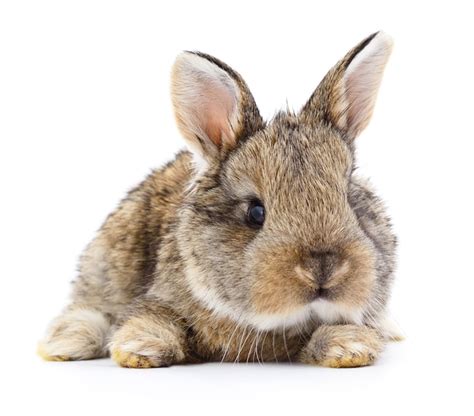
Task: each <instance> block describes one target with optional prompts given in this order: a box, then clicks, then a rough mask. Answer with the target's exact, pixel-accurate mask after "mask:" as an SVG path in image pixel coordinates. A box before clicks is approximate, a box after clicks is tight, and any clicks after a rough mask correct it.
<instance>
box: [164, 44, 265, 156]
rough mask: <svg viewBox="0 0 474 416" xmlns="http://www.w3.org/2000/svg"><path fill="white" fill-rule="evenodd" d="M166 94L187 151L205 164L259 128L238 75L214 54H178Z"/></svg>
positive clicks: (257, 116) (259, 121)
mask: <svg viewBox="0 0 474 416" xmlns="http://www.w3.org/2000/svg"><path fill="white" fill-rule="evenodd" d="M171 98H172V101H173V107H174V111H175V116H176V121H177V124H178V128H179V130H180V131H181V133H182V135H183V136H184V138H185V139H186V141H187V142H188V146H189V147H190V150H191V151H192V152H193V153H194V154H195V155H196V156H197V157H198V158H199V159H200V160H202V159H204V160H205V161H207V162H209V161H210V160H212V159H219V158H223V157H224V156H225V154H226V153H227V152H229V151H230V150H232V149H233V148H235V147H236V146H237V144H238V142H239V140H240V139H242V138H243V137H248V136H250V135H252V134H253V133H255V132H256V131H258V130H259V129H261V128H262V127H263V121H262V118H261V116H260V114H259V111H258V109H257V106H256V104H255V101H254V99H253V97H252V94H251V93H250V91H249V89H248V87H247V85H246V84H245V82H244V80H243V79H242V77H241V76H240V75H239V74H238V73H237V72H235V71H234V70H233V69H231V68H230V67H228V66H227V65H226V64H224V63H223V62H221V61H219V60H217V59H216V58H214V57H212V56H209V55H205V54H203V53H200V52H183V53H182V54H181V55H179V56H178V57H177V59H176V62H175V64H174V66H173V69H172V79H171Z"/></svg>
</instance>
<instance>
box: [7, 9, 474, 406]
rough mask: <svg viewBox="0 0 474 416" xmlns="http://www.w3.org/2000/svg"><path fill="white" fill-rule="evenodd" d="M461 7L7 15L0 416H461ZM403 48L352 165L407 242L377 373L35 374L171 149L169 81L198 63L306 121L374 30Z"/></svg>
mask: <svg viewBox="0 0 474 416" xmlns="http://www.w3.org/2000/svg"><path fill="white" fill-rule="evenodd" d="M468 6H469V2H465V3H460V2H456V1H449V2H435V1H430V2H426V3H425V4H423V3H421V2H418V3H417V2H414V1H410V2H407V3H406V4H404V3H403V2H401V1H397V2H393V3H389V2H382V1H374V2H368V1H361V0H358V1H348V2H346V3H341V2H337V1H325V2H316V1H307V2H301V1H297V0H291V1H289V0H287V1H284V2H279V1H271V2H268V3H264V2H257V1H256V0H253V1H250V2H246V1H243V0H239V1H233V2H224V1H221V2H214V3H212V2H209V1H203V0H200V1H194V2H183V1H173V2H164V1H163V2H160V1H155V2H142V1H133V2H132V1H130V2H123V1H117V0H116V1H110V2H105V1H98V0H93V1H85V0H82V1H74V2H73V1H64V0H63V1H56V2H53V1H31V2H24V1H21V0H14V1H2V2H0V191H1V193H0V197H1V202H0V210H1V215H0V256H1V260H0V279H1V280H0V285H1V286H0V288H1V293H0V296H1V301H0V308H1V311H0V312H1V313H0V319H1V327H0V328H1V342H0V348H1V351H0V354H1V355H0V357H1V363H0V378H1V381H2V383H4V384H3V386H2V387H1V389H0V391H1V393H0V394H1V396H2V399H1V400H0V412H1V413H2V414H4V415H14V414H37V415H43V414H48V415H66V414H67V415H76V414H78V415H83V414H86V412H87V414H89V415H93V414H98V413H104V412H106V413H104V414H137V415H139V414H164V415H174V414H180V413H181V412H183V413H184V412H185V413H191V412H192V414H201V413H203V414H204V413H206V414H222V415H225V414H259V415H260V414H275V413H278V412H281V413H291V414H292V415H297V414H315V415H316V414H319V415H321V414H347V415H349V414H351V415H352V414H365V415H371V414H397V415H398V414H412V413H414V414H416V413H419V414H430V415H431V414H434V412H435V411H439V412H441V413H442V414H448V413H449V414H453V415H463V414H472V412H473V406H472V402H471V399H472V397H471V396H472V386H473V383H472V370H473V366H472V363H473V360H474V354H473V348H474V343H473V341H474V339H473V335H472V330H473V327H474V325H473V324H472V317H473V307H472V303H473V300H472V289H473V287H474V286H473V280H474V273H473V268H472V257H473V255H472V249H473V236H474V233H473V232H474V230H473V228H474V227H473V217H472V213H473V208H474V206H473V202H472V193H473V184H472V182H473V179H474V177H473V176H474V175H473V173H472V172H473V162H474V160H473V151H474V145H473V139H474V137H473V129H472V119H473V114H472V113H473V105H472V96H473V93H474V88H473V74H474V65H473V58H472V53H473V45H472V44H473V41H474V30H473V24H472V16H473V14H472V12H471V11H470V10H469V7H468ZM378 29H383V30H384V31H386V32H388V33H389V34H391V35H392V36H393V37H394V39H395V49H394V53H393V55H392V59H391V61H390V62H389V65H388V67H387V71H386V76H385V78H384V81H383V85H382V88H381V91H380V95H379V100H378V105H377V108H376V111H375V114H374V117H373V120H372V123H371V125H370V126H369V128H368V129H367V130H366V131H365V133H364V134H363V135H362V137H360V138H359V140H358V160H359V165H360V171H361V172H362V173H364V174H367V175H369V176H370V177H371V178H372V180H373V182H374V184H375V185H376V187H377V188H378V189H379V192H380V194H381V195H382V196H383V197H384V199H385V200H386V202H387V204H388V206H389V208H390V213H391V215H392V217H393V221H394V224H395V229H396V231H397V233H398V235H399V237H400V250H399V267H398V271H397V282H396V285H395V287H394V291H393V298H392V304H391V309H392V312H393V316H394V317H395V318H396V320H397V321H398V322H399V324H400V325H401V327H402V328H403V330H404V332H405V334H406V335H407V340H406V341H404V342H402V343H398V344H392V345H390V346H389V348H388V349H387V351H386V353H385V354H384V355H383V357H382V358H381V359H380V361H379V362H378V363H377V364H376V365H375V366H374V367H370V368H364V369H348V370H330V369H323V368H316V367H315V368H313V367H304V366H300V365H282V364H280V365H264V366H261V365H217V364H209V365H199V366H182V367H171V368H169V369H156V370H141V371H140V370H136V371H134V370H126V369H120V368H118V367H116V366H115V365H114V364H113V363H112V362H111V361H109V360H100V361H89V362H78V363H45V362H42V361H41V360H40V359H39V358H38V357H37V356H36V355H35V349H36V342H37V340H38V339H39V338H40V337H41V335H42V332H43V330H44V328H45V326H46V324H47V323H48V321H49V320H50V319H51V318H52V317H53V316H54V315H56V314H57V313H58V312H59V311H60V310H61V308H62V307H63V306H64V305H65V302H66V299H67V294H68V291H69V282H70V281H71V280H72V279H73V277H74V275H75V265H76V260H77V257H78V255H79V253H80V252H81V250H82V249H83V247H84V246H85V245H86V243H87V242H88V241H89V240H90V239H91V238H92V237H93V235H94V231H95V230H96V229H97V228H98V227H99V226H100V224H101V222H102V221H103V219H104V218H105V216H106V215H107V214H108V213H109V212H110V211H111V210H112V209H113V208H114V207H115V205H116V204H117V202H118V201H119V199H120V198H121V197H122V196H123V195H124V193H125V191H126V190H127V189H129V188H130V187H131V186H133V185H135V184H136V183H137V182H138V181H140V180H141V179H142V178H143V177H144V176H145V175H146V174H147V173H148V172H149V170H150V169H151V168H152V167H157V166H159V165H160V164H162V163H164V162H165V161H167V160H169V159H170V158H172V157H173V154H174V153H175V152H176V151H177V150H178V149H180V148H181V147H182V146H183V141H182V140H181V139H180V137H179V134H178V132H177V130H176V128H175V125H174V120H173V115H172V112H171V106H170V100H169V89H168V87H169V85H168V83H169V70H170V67H171V65H172V63H173V60H174V57H175V56H176V55H177V54H178V53H179V52H180V51H181V50H183V49H189V50H202V51H205V52H208V53H210V54H213V55H215V56H217V57H219V58H221V59H222V60H224V61H226V62H227V63H229V64H230V65H232V66H233V67H234V68H235V69H237V70H238V71H239V72H241V73H242V74H243V76H244V77H245V79H246V80H247V82H248V84H249V86H250V88H251V89H252V91H253V92H254V95H255V98H256V101H257V103H258V104H259V106H260V109H261V112H262V114H263V115H264V116H265V117H267V118H268V117H271V116H272V115H273V114H274V113H275V111H276V110H278V109H279V108H281V107H284V106H285V105H286V101H288V103H289V105H290V107H292V108H295V109H298V108H299V107H300V106H301V105H302V104H303V103H304V101H305V100H306V99H307V97H309V95H310V94H311V92H312V91H313V89H314V88H315V87H316V85H317V83H318V82H319V80H320V79H321V78H322V76H323V75H324V74H325V72H326V71H327V70H328V69H329V68H330V66H332V65H333V64H334V63H335V62H336V61H337V60H338V59H339V58H340V57H342V56H343V55H344V54H345V52H346V51H347V50H348V49H349V48H351V47H352V46H353V45H355V44H356V43H357V42H358V41H360V40H361V39H363V38H364V37H365V36H367V35H369V34H370V33H372V32H374V31H376V30H378ZM2 408H3V409H2Z"/></svg>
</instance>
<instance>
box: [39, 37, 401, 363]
mask: <svg viewBox="0 0 474 416" xmlns="http://www.w3.org/2000/svg"><path fill="white" fill-rule="evenodd" d="M372 38H373V37H372ZM372 38H370V39H372ZM365 42H366V43H365V45H367V42H368V41H365ZM369 42H370V41H369ZM361 45H362V46H361ZM361 45H359V46H358V48H359V50H357V48H356V49H354V50H353V51H351V52H350V54H351V53H352V55H354V54H357V53H358V51H360V50H361V48H363V47H364V43H362V44H361ZM348 56H349V55H348ZM186 59H188V58H186ZM348 59H349V58H347V57H346V60H348ZM353 59H354V56H352V57H351V58H350V60H353ZM189 60H190V61H189V62H191V61H192V64H193V65H194V67H193V69H192V70H191V71H190V72H189V74H188V75H183V73H180V72H179V71H183V70H185V71H188V69H183V68H185V67H184V66H182V65H188V62H184V61H183V63H177V67H176V68H177V69H176V71H178V72H177V73H176V74H175V77H176V78H177V79H178V81H176V79H175V82H176V83H178V82H179V84H178V87H177V88H178V90H177V92H175V106H176V109H177V119H178V122H179V123H181V124H180V127H181V129H182V131H183V133H184V135H185V137H187V138H188V140H190V141H191V142H192V143H191V148H192V149H193V150H194V152H193V153H190V152H181V153H180V154H178V155H177V157H176V159H175V160H174V161H173V162H171V163H169V164H168V165H166V166H165V167H163V168H162V169H160V170H157V171H154V172H153V173H152V174H150V175H149V176H148V177H147V178H146V179H145V180H144V181H143V182H142V183H141V184H140V185H139V186H138V187H137V188H135V189H134V190H132V191H131V192H129V194H128V195H127V197H126V198H125V199H124V200H123V201H122V202H121V204H120V205H119V207H118V208H117V210H116V211H115V212H114V213H112V214H111V215H110V216H109V217H108V218H107V220H106V221H105V223H104V225H103V226H102V227H101V229H100V230H99V232H98V235H97V237H96V238H95V239H94V240H93V241H92V242H91V244H89V246H88V247H87V248H86V250H85V252H84V254H83V255H82V257H81V260H80V267H79V276H78V278H77V279H76V281H75V283H74V290H73V295H72V302H71V305H70V306H69V307H68V308H67V309H66V310H65V311H64V313H63V314H62V315H61V316H59V317H58V318H56V320H54V321H53V323H52V324H51V326H50V328H49V331H48V333H47V335H46V337H45V339H44V341H43V342H42V343H41V345H40V352H41V354H42V355H43V356H44V357H45V358H48V359H53V360H66V359H89V358H96V357H102V356H106V355H107V354H108V353H109V351H110V353H111V354H112V357H113V358H114V359H115V360H116V361H117V362H118V363H119V364H121V365H123V366H128V367H158V366H163V365H169V364H173V363H180V362H197V361H216V360H218V361H288V360H300V361H303V362H308V363H317V364H322V365H328V366H358V365H366V364H369V363H371V362H372V361H373V360H374V359H375V357H376V356H377V355H378V353H379V352H380V350H381V348H382V346H383V343H384V338H385V337H386V335H387V334H384V332H383V320H384V319H385V306H386V302H387V298H388V296H389V289H390V282H391V279H392V275H393V268H394V251H395V237H394V235H393V233H392V231H391V227H390V222H389V220H388V217H387V216H386V214H385V211H384V208H383V206H382V204H381V202H380V201H379V199H378V198H377V197H376V196H375V194H374V193H373V191H372V190H371V189H370V188H369V187H368V185H367V184H366V183H365V182H363V181H361V180H359V179H358V178H357V177H355V176H354V175H353V174H352V171H353V169H354V168H353V166H354V165H353V149H352V143H344V140H341V137H340V135H339V134H340V133H339V132H338V131H337V130H334V129H333V128H331V127H330V126H327V125H326V124H325V123H322V124H321V121H318V120H320V118H321V114H320V113H321V109H319V110H317V111H318V112H317V113H314V114H313V113H312V112H313V111H314V109H313V107H312V106H311V105H310V104H311V100H314V95H313V97H312V99H310V102H309V104H307V106H306V107H307V108H308V109H307V110H305V109H303V110H302V113H301V114H300V115H293V114H284V113H282V114H279V115H278V116H277V117H275V119H274V120H273V121H272V123H271V124H270V125H269V126H266V125H265V124H264V123H263V122H262V120H261V118H260V116H259V115H258V111H257V110H256V107H255V105H254V102H253V98H252V97H251V94H250V93H249V92H248V90H247V88H246V85H245V83H243V81H242V80H241V78H240V76H239V75H238V74H236V73H235V72H233V71H232V70H231V69H230V68H228V67H227V66H225V65H224V64H222V63H220V62H219V61H217V60H215V59H214V58H211V57H208V56H206V55H194V56H192V57H191V58H189ZM343 63H344V61H343ZM349 63H350V61H349ZM180 65H181V66H180ZM339 65H341V64H339ZM337 68H338V67H336V69H337ZM199 71H203V72H202V74H205V77H204V76H203V75H199ZM212 71H214V72H216V74H214V72H212ZM217 71H219V72H218V75H217ZM223 72H225V74H224V73H223ZM196 74H198V75H199V76H198V78H196V79H197V80H202V79H206V78H207V77H209V78H210V79H212V78H211V77H214V76H216V78H215V80H213V81H212V82H213V84H212V86H213V87H212V88H213V91H212V94H214V95H213V96H212V99H210V100H209V101H205V99H204V102H203V101H201V102H200V105H202V106H204V107H206V113H205V114H206V115H208V114H213V115H214V116H213V118H212V119H210V120H207V121H206V120H204V121H203V120H201V119H200V117H202V116H199V114H198V117H196V115H194V116H190V115H189V111H190V109H189V108H183V105H182V104H180V103H179V102H178V103H177V101H179V100H180V99H182V98H183V97H182V95H183V94H187V93H188V92H189V91H190V90H192V88H194V87H195V86H196V85H195V84H196V83H197V81H196V80H193V81H192V83H190V84H188V85H187V86H186V88H184V89H181V90H179V88H181V86H182V82H183V81H182V80H181V78H180V77H185V78H183V80H184V81H185V82H189V79H187V78H186V77H187V76H192V77H194V76H197V75H196ZM337 75H340V74H338V73H337V71H335V72H333V73H332V76H333V77H335V76H337ZM223 77H229V79H225V80H223ZM329 78H330V77H329ZM329 81H331V79H330V80H329ZM200 82H202V81H200ZM219 82H222V83H223V84H222V86H221V85H219V84H218V83H219ZM234 82H235V85H234V84H232V88H240V91H239V93H238V94H237V95H236V96H229V97H228V96H226V95H225V94H226V93H227V92H226V90H225V89H226V88H229V84H230V83H234ZM326 82H328V81H326ZM333 84H334V81H331V82H329V84H328V85H326V86H325V85H324V81H323V87H324V86H325V87H326V88H327V89H330V87H331V88H333V87H332V85H333ZM220 88H221V89H222V91H221V90H220ZM320 88H321V87H320ZM204 92H209V91H207V90H206V91H204ZM325 92H326V91H325V89H324V88H322V89H320V90H319V96H318V94H316V98H318V99H319V101H321V102H324V94H325ZM200 94H201V95H200V97H201V100H202V96H203V91H201V93H200ZM232 97H234V98H232ZM236 97H237V98H236ZM204 98H205V95H204ZM233 99H238V100H240V101H239V102H240V104H239V108H240V111H241V113H240V115H239V116H238V118H236V119H234V120H233V119H232V114H231V115H230V116H229V115H225V117H224V118H226V119H227V120H229V122H230V123H234V124H233V125H232V127H231V128H230V129H228V127H226V126H227V125H225V124H222V123H224V122H220V121H219V119H218V116H219V113H220V112H222V111H223V110H222V109H224V110H226V109H227V107H229V106H230V107H229V108H231V104H232V100H233ZM192 101H193V97H192V96H191V97H188V98H186V103H185V106H186V105H188V103H189V102H191V103H192ZM216 101H217V102H220V105H219V107H218V108H208V107H209V106H212V105H213V103H214V102H216ZM318 105H319V104H318ZM191 110H193V109H192V108H191ZM357 116H358V115H357ZM325 117H326V116H325ZM345 117H346V116H345ZM367 117H368V116H367ZM313 118H314V120H315V121H316V122H317V124H314V123H313V121H311V122H310V121H308V120H309V119H311V120H312V119H313ZM216 120H217V121H216ZM356 121H357V120H356ZM358 122H363V121H360V120H359V121H358ZM189 123H198V124H199V123H200V125H194V124H189ZM235 123H237V124H235ZM318 123H319V124H318ZM350 127H351V128H352V129H353V131H352V132H351V131H350V129H348V130H347V133H346V134H347V135H348V136H349V133H351V134H354V135H355V131H356V130H357V129H360V128H361V126H357V125H351V126H350ZM340 128H341V127H340V126H338V129H340ZM221 129H222V132H221V133H218V134H217V133H216V131H220V130H221ZM221 134H222V136H221ZM232 135H235V140H237V139H238V137H241V139H240V142H241V144H240V145H239V147H238V148H237V149H238V150H235V151H233V152H232V151H225V152H224V149H225V148H226V147H228V146H229V143H230V142H229V141H228V140H229V138H230V137H231V136H232ZM199 136H201V137H199ZM276 138H278V139H276ZM193 140H196V141H195V142H193ZM221 140H222V142H221ZM216 143H217V144H219V146H220V149H221V150H220V151H219V152H220V153H221V156H216V155H217V154H216V150H215V149H214V148H213V147H212V146H213V145H214V144H216ZM196 147H201V149H202V150H201V152H203V153H200V155H198V157H196V151H195V149H196ZM206 149H207V150H206ZM328 155H330V157H328ZM196 163H198V164H199V166H198V167H196ZM257 193H258V199H257V195H256V194H257ZM285 195H286V196H287V197H283V196H285ZM260 200H262V201H266V202H265V204H266V211H268V214H266V217H268V218H265V225H266V226H267V227H266V228H262V225H263V222H262V219H261V218H260V219H258V218H257V220H255V218H253V217H251V218H250V219H249V218H248V217H247V219H245V216H246V215H247V216H248V215H249V212H251V211H250V210H251V209H252V208H246V206H249V207H255V206H256V207H257V208H256V211H255V212H256V213H257V214H259V213H260V214H261V213H262V210H263V208H261V202H260ZM272 200H273V201H272ZM255 201H257V202H255ZM246 209H248V211H245V210H246ZM246 212H247V214H246ZM252 212H253V211H252ZM249 221H250V222H249ZM252 221H253V222H252ZM255 221H260V223H256V222H255ZM267 223H268V225H267ZM260 229H261V230H262V231H261V232H259V231H258V230H260ZM257 233H258V234H257ZM309 270H311V273H310V272H309ZM315 291H316V292H315Z"/></svg>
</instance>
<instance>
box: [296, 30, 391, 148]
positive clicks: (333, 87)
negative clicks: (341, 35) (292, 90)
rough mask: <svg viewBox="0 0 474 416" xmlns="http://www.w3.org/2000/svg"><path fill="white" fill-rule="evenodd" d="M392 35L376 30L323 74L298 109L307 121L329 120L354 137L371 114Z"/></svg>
mask: <svg viewBox="0 0 474 416" xmlns="http://www.w3.org/2000/svg"><path fill="white" fill-rule="evenodd" d="M391 51H392V39H391V38H390V36H388V35H387V34H385V33H383V32H377V33H374V34H373V35H371V36H369V37H368V38H367V39H365V40H363V41H362V42H360V43H359V44H358V45H357V46H356V47H355V48H353V49H352V50H350V51H349V53H348V54H347V55H346V56H345V57H344V58H343V59H342V60H341V61H339V62H338V63H337V64H336V65H335V66H334V67H333V68H332V69H331V70H330V71H329V72H328V73H327V75H326V76H325V77H324V79H323V80H322V81H321V83H320V84H319V86H318V87H317V88H316V91H315V92H314V93H313V95H312V96H311V98H310V99H309V101H308V102H307V103H306V105H305V106H304V107H303V109H302V110H301V113H300V116H301V118H302V119H303V120H304V121H306V122H309V123H314V122H316V123H318V122H330V123H332V124H333V125H334V126H335V127H336V128H337V129H339V130H340V131H341V132H342V133H343V135H344V136H345V137H346V138H347V140H349V141H352V140H354V139H355V138H356V137H357V136H358V135H359V134H360V132H361V131H362V130H364V129H365V127H366V126H367V124H368V123H369V121H370V118H371V116H372V111H373V109H374V105H375V100H376V98H377V92H378V90H379V87H380V83H381V81H382V76H383V72H384V68H385V64H386V63H387V61H388V58H389V56H390V53H391Z"/></svg>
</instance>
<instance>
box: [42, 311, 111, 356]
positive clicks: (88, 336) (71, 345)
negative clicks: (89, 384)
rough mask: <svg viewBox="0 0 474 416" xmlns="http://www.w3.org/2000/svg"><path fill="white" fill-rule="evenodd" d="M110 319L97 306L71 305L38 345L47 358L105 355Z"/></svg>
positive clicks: (53, 322) (50, 326) (55, 321)
mask: <svg viewBox="0 0 474 416" xmlns="http://www.w3.org/2000/svg"><path fill="white" fill-rule="evenodd" d="M110 331H111V322H110V320H109V318H107V316H105V315H104V314H103V313H102V312H100V311H99V310H97V309H94V308H90V307H87V306H74V305H73V306H71V307H69V308H68V309H66V310H65V311H64V312H63V313H62V314H61V315H59V316H58V317H57V318H55V319H54V320H53V321H52V322H51V324H50V325H49V328H48V330H47V331H46V335H45V337H44V338H43V340H42V341H40V343H39V346H38V354H39V355H40V356H41V357H42V358H43V359H45V360H47V361H70V360H88V359H92V358H101V357H106V356H107V354H108V351H107V343H108V340H109V336H110Z"/></svg>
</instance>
